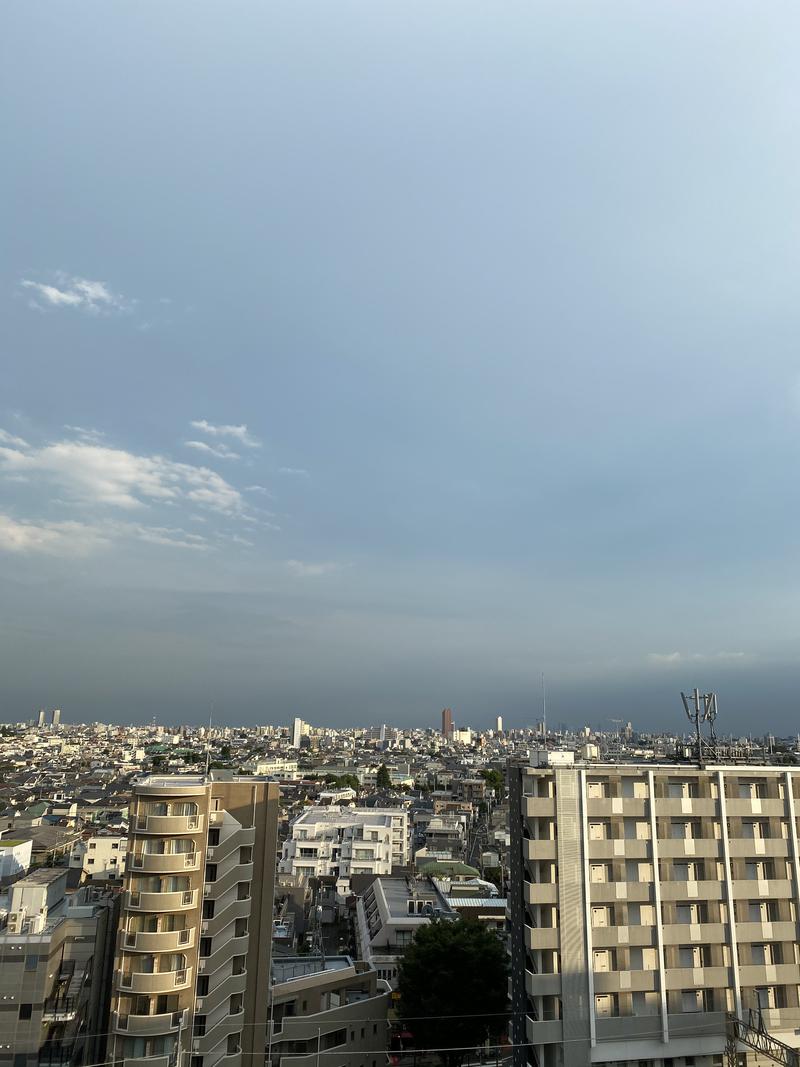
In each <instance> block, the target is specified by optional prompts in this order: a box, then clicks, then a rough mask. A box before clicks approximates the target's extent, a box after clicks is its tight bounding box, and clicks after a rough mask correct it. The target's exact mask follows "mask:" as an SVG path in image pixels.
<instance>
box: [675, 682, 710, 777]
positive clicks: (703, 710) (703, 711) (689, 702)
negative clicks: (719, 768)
mask: <svg viewBox="0 0 800 1067" xmlns="http://www.w3.org/2000/svg"><path fill="white" fill-rule="evenodd" d="M681 700H682V701H683V710H684V711H685V712H686V718H687V719H688V720H689V722H691V723H694V732H695V744H694V755H695V759H696V760H697V764H698V766H700V767H703V766H704V765H705V762H706V760H708V759H712V760H715V759H717V758H718V757H717V735H716V732H715V730H714V722H715V721H716V718H717V694H716V693H701V692H700V690H699V689H698V688H697V687H695V688H694V690H693V691H692V693H691V694H690V695H689V696H687V695H686V693H681ZM704 722H707V723H708V737H707V738H706V737H703V734H702V732H701V729H700V726H701V723H704Z"/></svg>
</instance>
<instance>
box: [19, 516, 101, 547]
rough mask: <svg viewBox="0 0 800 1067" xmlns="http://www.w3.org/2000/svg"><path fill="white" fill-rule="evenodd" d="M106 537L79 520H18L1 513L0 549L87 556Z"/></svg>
mask: <svg viewBox="0 0 800 1067" xmlns="http://www.w3.org/2000/svg"><path fill="white" fill-rule="evenodd" d="M104 544H107V539H106V538H105V537H104V536H103V535H102V533H100V531H98V530H97V529H95V528H94V527H92V526H87V525H85V524H84V523H82V522H19V521H18V520H16V519H12V518H11V516H10V515H0V551H5V552H16V553H29V552H30V553H36V552H39V553H44V554H45V555H50V556H86V555H88V554H89V553H90V552H92V551H93V550H94V549H96V548H98V547H100V546H102V545H104Z"/></svg>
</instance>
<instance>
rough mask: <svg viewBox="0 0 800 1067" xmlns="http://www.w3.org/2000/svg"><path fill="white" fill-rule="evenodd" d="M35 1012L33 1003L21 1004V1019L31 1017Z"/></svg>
mask: <svg viewBox="0 0 800 1067" xmlns="http://www.w3.org/2000/svg"><path fill="white" fill-rule="evenodd" d="M32 1014H33V1004H20V1006H19V1017H20V1019H30V1017H31V1015H32Z"/></svg>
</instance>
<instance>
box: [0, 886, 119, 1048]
mask: <svg viewBox="0 0 800 1067" xmlns="http://www.w3.org/2000/svg"><path fill="white" fill-rule="evenodd" d="M115 930H116V904H115V901H114V898H113V895H112V894H111V893H110V892H108V891H104V890H101V889H99V888H97V887H94V886H91V887H89V886H86V887H84V888H82V889H79V890H77V891H76V892H74V893H68V892H67V871H66V870H65V869H63V868H62V869H58V868H45V869H42V870H38V871H33V872H31V873H30V874H28V875H27V876H26V877H24V878H21V879H20V880H19V881H17V882H15V883H14V884H13V885H12V886H10V887H9V889H8V890H7V891H6V892H5V893H4V894H3V895H2V896H0V961H2V966H0V1063H3V1062H5V1063H7V1064H8V1065H9V1067H11V1065H12V1064H13V1065H14V1067H24V1065H27V1064H30V1065H34V1064H35V1065H37V1067H65V1065H67V1064H73V1063H75V1064H77V1063H97V1062H99V1061H102V1060H103V1058H104V1055H105V1048H106V1041H105V1035H106V1031H107V1027H108V1023H107V1020H108V991H109V989H110V986H111V968H112V962H113V955H114V931H115Z"/></svg>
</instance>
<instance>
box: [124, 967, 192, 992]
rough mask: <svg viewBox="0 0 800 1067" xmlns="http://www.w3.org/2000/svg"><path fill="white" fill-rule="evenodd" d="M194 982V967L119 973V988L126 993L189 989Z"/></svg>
mask: <svg viewBox="0 0 800 1067" xmlns="http://www.w3.org/2000/svg"><path fill="white" fill-rule="evenodd" d="M191 982H192V968H191V967H182V968H181V969H180V970H179V971H161V972H160V973H158V972H155V973H153V972H149V971H148V972H143V971H122V972H120V974H119V981H118V984H119V988H120V989H121V990H122V991H124V992H126V993H174V992H176V991H177V990H179V989H187V988H188V987H189V986H190V985H191Z"/></svg>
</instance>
